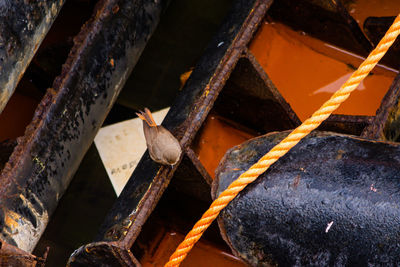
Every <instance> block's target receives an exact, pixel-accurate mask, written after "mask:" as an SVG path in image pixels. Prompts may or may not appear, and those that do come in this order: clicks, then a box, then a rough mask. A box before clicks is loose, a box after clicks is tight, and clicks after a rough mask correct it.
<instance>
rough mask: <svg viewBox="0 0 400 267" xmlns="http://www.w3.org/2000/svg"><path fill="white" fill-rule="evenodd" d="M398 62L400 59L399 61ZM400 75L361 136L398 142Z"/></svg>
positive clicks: (399, 130) (399, 128)
mask: <svg viewBox="0 0 400 267" xmlns="http://www.w3.org/2000/svg"><path fill="white" fill-rule="evenodd" d="M399 60H400V59H399ZM399 100H400V74H398V75H397V76H396V78H395V79H394V80H393V82H392V85H391V86H390V88H389V90H388V92H387V93H386V94H385V96H384V97H383V100H382V102H381V105H380V106H379V109H378V110H377V112H376V115H375V117H372V122H371V124H370V125H369V126H368V127H366V128H365V129H364V131H363V132H362V134H361V136H362V137H365V138H370V139H378V140H384V141H397V142H398V141H399V137H400V103H399Z"/></svg>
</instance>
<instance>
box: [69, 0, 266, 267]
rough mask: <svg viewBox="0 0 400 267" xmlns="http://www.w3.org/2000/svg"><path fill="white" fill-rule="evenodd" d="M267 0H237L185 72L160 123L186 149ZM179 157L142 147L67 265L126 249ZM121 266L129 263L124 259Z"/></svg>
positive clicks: (165, 185)
mask: <svg viewBox="0 0 400 267" xmlns="http://www.w3.org/2000/svg"><path fill="white" fill-rule="evenodd" d="M271 2H272V1H270V0H251V1H247V0H237V1H236V2H235V3H234V5H233V10H232V11H231V12H230V15H229V17H228V18H227V20H226V21H225V23H224V24H223V26H222V28H221V30H220V31H219V34H218V35H217V36H216V37H215V38H214V39H213V40H212V41H211V43H210V45H209V46H208V48H207V49H206V51H205V54H204V56H203V57H202V58H201V59H200V61H199V63H198V65H197V67H196V68H195V70H194V72H193V73H192V75H191V76H190V78H189V80H188V82H187V83H186V85H185V88H184V90H183V91H182V93H181V94H180V95H179V96H178V97H177V99H176V101H175V103H174V105H173V106H172V107H171V110H170V111H169V113H168V114H167V116H166V118H165V120H164V122H163V125H164V126H165V127H166V128H168V129H169V130H171V131H172V132H173V133H174V134H175V135H176V136H177V137H178V139H180V142H181V145H182V147H183V148H184V150H186V149H187V148H188V147H189V146H190V144H191V142H192V141H193V139H194V137H195V135H196V133H197V131H198V130H199V128H200V127H201V125H202V123H203V121H204V120H205V118H206V117H207V115H208V112H209V111H210V109H211V108H212V106H213V104H214V101H215V99H216V98H217V97H218V94H219V92H220V91H221V90H222V88H223V86H224V84H225V82H226V80H227V79H228V77H229V75H230V73H231V71H232V70H233V68H234V66H235V64H236V63H237V61H238V59H239V57H240V56H241V54H242V52H243V50H244V49H245V47H246V45H247V43H248V42H249V40H250V39H251V38H252V36H253V34H254V32H255V30H256V28H257V26H258V24H259V23H260V21H261V20H262V19H263V17H264V15H265V13H266V11H267V9H268V8H269V6H270V4H271ZM179 164H180V162H179V163H178V164H177V165H176V166H174V167H173V168H171V167H165V166H160V165H158V164H156V163H155V162H154V161H152V160H151V159H150V157H149V155H148V153H147V152H146V153H145V155H144V156H143V157H142V159H141V161H140V162H139V164H138V166H137V168H136V169H135V171H134V173H133V174H132V176H131V179H130V180H129V181H128V184H127V185H126V186H125V188H124V190H123V191H122V193H121V195H120V197H119V198H118V200H117V201H116V203H115V205H114V207H113V209H112V210H111V212H110V213H109V215H108V216H107V218H106V220H105V222H104V224H103V226H102V228H101V230H100V234H99V236H98V238H97V240H96V241H97V242H95V243H91V244H87V245H85V246H83V247H81V248H79V249H78V250H77V251H75V253H74V254H73V255H71V258H70V260H69V266H88V265H90V266H95V264H93V265H91V263H92V262H101V259H103V258H107V257H113V256H112V255H113V251H114V250H111V249H110V250H108V251H104V252H103V253H102V254H97V253H91V250H88V249H86V248H91V249H93V248H96V247H97V246H104V242H109V243H112V244H116V243H117V246H118V247H119V248H121V249H124V250H126V251H127V252H128V253H129V254H130V255H132V253H131V252H130V251H129V250H130V248H131V246H132V245H133V243H134V242H135V240H136V238H137V236H138V235H139V233H140V230H141V227H142V226H143V224H144V223H145V221H146V219H147V218H148V216H149V215H150V213H151V212H152V210H153V209H154V207H155V205H156V204H157V202H158V200H159V199H160V197H161V195H162V193H163V192H164V190H165V189H166V187H167V186H168V184H169V181H170V179H171V178H172V176H173V174H174V172H175V171H176V169H177V168H179V166H178V165H179ZM123 266H131V262H125V263H124V264H123Z"/></svg>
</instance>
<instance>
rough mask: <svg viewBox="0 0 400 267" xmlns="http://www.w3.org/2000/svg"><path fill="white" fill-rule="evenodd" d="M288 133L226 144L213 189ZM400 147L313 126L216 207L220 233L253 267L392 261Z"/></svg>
mask: <svg viewBox="0 0 400 267" xmlns="http://www.w3.org/2000/svg"><path fill="white" fill-rule="evenodd" d="M286 135H287V133H276V134H269V135H265V136H262V137H258V138H255V139H252V140H250V141H248V142H245V143H243V144H241V145H240V146H238V147H235V148H233V149H232V150H230V151H229V152H228V154H226V155H225V157H224V159H223V161H222V162H221V164H220V166H219V167H218V168H219V169H218V170H217V178H216V180H215V181H214V182H215V183H214V191H215V192H217V195H218V194H219V193H220V192H221V191H222V190H223V189H225V188H226V187H227V186H228V185H229V184H230V183H231V182H232V181H233V180H234V179H236V178H237V177H238V176H239V175H240V174H241V173H242V172H244V170H247V169H248V168H249V167H250V166H251V165H252V164H254V163H255V162H256V161H257V160H258V159H259V158H260V157H261V156H262V155H264V154H265V152H266V151H269V150H270V149H271V148H272V146H273V145H275V144H277V143H278V142H279V141H280V140H282V139H283V138H284V137H285V136H286ZM399 152H400V146H399V145H398V144H394V143H383V142H375V141H368V140H365V139H360V138H357V137H352V136H346V135H339V134H336V133H330V132H313V133H312V134H311V135H310V136H308V137H306V138H305V139H303V140H302V141H301V142H300V143H299V144H298V145H297V146H296V147H294V148H293V149H292V150H290V151H289V152H288V154H286V155H285V156H283V157H282V158H281V159H280V160H279V161H278V162H276V163H275V164H274V165H272V166H271V167H270V169H269V170H267V171H266V172H265V173H264V174H262V175H261V176H260V177H259V178H258V179H257V180H256V181H255V182H253V183H252V184H250V185H249V186H247V187H246V188H245V189H244V190H243V191H242V192H241V193H240V194H239V196H238V197H237V198H235V199H234V200H233V201H232V202H231V203H230V204H229V205H228V206H227V208H225V209H224V210H223V211H222V212H221V215H220V217H219V224H220V228H221V231H222V234H223V235H225V239H226V240H228V243H229V244H230V245H231V247H232V248H234V250H235V252H236V254H237V255H238V256H240V257H241V258H243V259H244V260H245V261H247V262H248V263H250V264H251V265H253V266H256V265H257V266H258V265H263V264H267V263H278V264H279V265H280V266H377V265H379V266H381V265H382V264H383V265H385V264H387V265H393V266H395V265H398V264H399V257H398V255H400V242H399V238H398V234H399V231H400V228H399V225H400V219H399V218H400V207H399V205H398V203H399V200H400V193H399V187H400V156H399V155H400V154H399ZM214 197H215V195H214ZM330 223H331V224H332V226H331V228H330V229H328V228H327V227H328V224H330Z"/></svg>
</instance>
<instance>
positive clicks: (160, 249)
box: [140, 231, 247, 267]
mask: <svg viewBox="0 0 400 267" xmlns="http://www.w3.org/2000/svg"><path fill="white" fill-rule="evenodd" d="M159 238H161V241H160V242H153V243H154V245H153V246H152V247H151V248H150V249H148V250H146V254H145V255H144V256H143V258H142V259H141V261H140V262H141V264H142V266H143V267H156V266H163V265H164V264H165V263H166V262H167V261H168V259H169V257H170V256H171V254H172V253H173V252H174V250H175V248H176V247H177V246H178V245H179V243H180V242H182V240H183V238H184V236H183V235H182V234H180V233H176V232H172V231H168V232H164V231H162V232H161V236H160V235H159ZM181 266H182V267H185V266H186V267H197V266H218V267H219V266H221V267H223V266H227V267H228V266H229V267H244V266H247V265H245V264H244V263H243V262H242V261H241V260H239V259H238V258H236V257H235V256H233V255H232V254H230V253H227V252H225V251H223V250H221V249H219V248H218V247H216V246H214V245H212V244H209V243H207V242H204V241H199V242H198V243H197V244H196V246H195V247H194V248H193V249H192V251H191V252H190V254H189V255H188V256H187V258H186V259H185V261H184V262H183V263H182V264H181Z"/></svg>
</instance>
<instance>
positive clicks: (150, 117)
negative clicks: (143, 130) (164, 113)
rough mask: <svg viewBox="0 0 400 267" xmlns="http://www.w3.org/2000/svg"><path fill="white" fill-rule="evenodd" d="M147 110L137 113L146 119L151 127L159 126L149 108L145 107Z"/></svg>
mask: <svg viewBox="0 0 400 267" xmlns="http://www.w3.org/2000/svg"><path fill="white" fill-rule="evenodd" d="M144 111H145V112H143V111H139V112H140V113H136V115H138V117H139V118H140V119H142V120H143V121H145V122H146V123H147V124H148V125H149V126H150V127H157V124H156V122H155V121H154V118H153V115H151V112H150V110H149V109H148V108H145V109H144Z"/></svg>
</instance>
